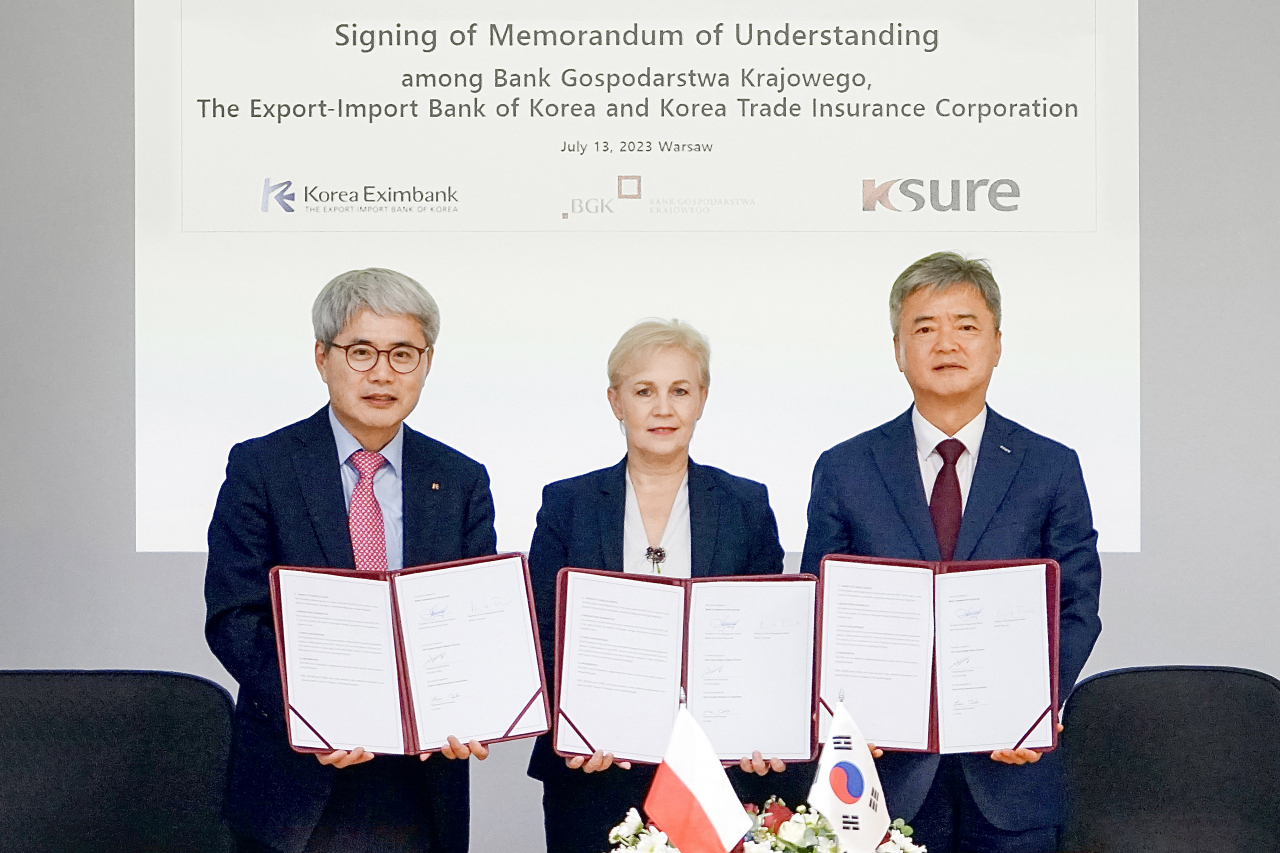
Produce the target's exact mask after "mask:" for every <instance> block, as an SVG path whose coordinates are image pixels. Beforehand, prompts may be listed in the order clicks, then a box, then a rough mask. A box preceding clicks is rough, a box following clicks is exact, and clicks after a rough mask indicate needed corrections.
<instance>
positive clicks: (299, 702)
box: [271, 554, 550, 755]
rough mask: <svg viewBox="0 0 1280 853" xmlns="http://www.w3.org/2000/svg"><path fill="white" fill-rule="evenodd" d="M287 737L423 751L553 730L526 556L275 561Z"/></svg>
mask: <svg viewBox="0 0 1280 853" xmlns="http://www.w3.org/2000/svg"><path fill="white" fill-rule="evenodd" d="M271 600H272V605H273V607H274V608H275V617H276V647H277V650H278V652H279V657H280V680H281V682H282V684H283V688H284V704H285V708H286V709H287V719H288V727H289V743H290V744H291V745H292V746H293V748H294V749H295V750H297V751H298V752H328V751H331V750H335V749H355V748H356V747H364V748H365V749H367V750H369V751H371V752H375V753H388V754H400V755H417V754H420V753H426V752H432V751H434V750H438V749H440V748H441V747H443V746H445V745H446V743H447V742H448V737H449V736H450V735H453V736H455V737H457V738H458V739H459V740H461V741H463V742H464V743H465V742H466V741H469V740H472V739H475V740H478V741H480V742H481V743H492V742H494V741H502V740H514V739H516V738H521V737H531V736H533V735H539V734H542V733H544V732H546V731H548V728H549V726H548V720H549V716H550V709H549V705H548V702H547V694H546V689H545V684H546V682H545V678H544V675H543V672H542V658H541V655H540V654H539V646H538V628H537V620H536V618H535V617H534V611H533V594H532V590H531V587H530V585H529V572H528V568H527V566H526V565H525V560H524V556H523V555H521V554H499V555H497V556H495V557H482V558H480V559H475V560H463V561H460V562H456V563H442V564H439V565H434V566H419V567H415V568H408V569H401V570H399V571H391V572H358V571H348V570H342V569H314V568H294V567H289V566H279V567H277V568H274V569H272V570H271Z"/></svg>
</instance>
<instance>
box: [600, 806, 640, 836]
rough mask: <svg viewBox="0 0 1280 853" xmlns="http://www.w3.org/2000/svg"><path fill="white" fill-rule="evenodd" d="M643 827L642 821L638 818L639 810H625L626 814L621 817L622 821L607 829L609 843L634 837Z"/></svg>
mask: <svg viewBox="0 0 1280 853" xmlns="http://www.w3.org/2000/svg"><path fill="white" fill-rule="evenodd" d="M643 828H644V821H642V820H641V819H640V812H638V811H636V810H635V809H632V810H631V811H629V812H627V816H626V817H624V818H623V819H622V823H620V824H618V825H617V826H615V827H614V828H613V829H611V830H609V843H610V844H617V843H619V842H621V841H625V840H627V839H629V838H633V837H635V834H636V833H637V832H639V831H640V830H641V829H643Z"/></svg>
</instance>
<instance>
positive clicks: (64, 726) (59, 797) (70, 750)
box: [0, 670, 233, 853]
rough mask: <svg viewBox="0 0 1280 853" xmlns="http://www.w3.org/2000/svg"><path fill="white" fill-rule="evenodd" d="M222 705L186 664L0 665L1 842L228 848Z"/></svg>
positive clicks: (227, 702) (42, 847) (95, 849)
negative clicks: (146, 667) (176, 667)
mask: <svg viewBox="0 0 1280 853" xmlns="http://www.w3.org/2000/svg"><path fill="white" fill-rule="evenodd" d="M231 711H232V705H231V697H230V696H229V695H228V694H227V691H225V690H223V689H222V688H221V687H219V686H218V685H216V684H214V683H213V682H211V681H206V680H205V679H202V678H197V677H195V676H192V675H182V674H180V673H169V672H121V671H32V670H28V671H0V851H5V852H6V853H7V851H23V853H45V851H48V853H55V851H56V853H66V851H75V853H99V851H101V853H135V851H136V853H143V851H146V853H152V851H155V853H170V851H190V852H191V853H227V851H230V850H231V849H233V842H232V839H231V836H230V834H229V832H228V830H227V828H226V826H225V824H224V823H223V821H222V816H221V812H222V805H223V802H224V800H225V794H226V788H227V756H228V754H229V752H230V747H231Z"/></svg>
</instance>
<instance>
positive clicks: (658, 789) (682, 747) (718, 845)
mask: <svg viewBox="0 0 1280 853" xmlns="http://www.w3.org/2000/svg"><path fill="white" fill-rule="evenodd" d="M644 811H645V814H647V815H648V816H649V820H651V821H652V822H653V823H654V824H655V825H656V826H657V827H658V829H661V830H662V831H663V832H665V833H666V834H667V838H668V839H670V841H671V844H672V845H673V846H675V847H678V848H679V849H680V853H727V851H729V850H732V849H733V848H734V847H736V846H738V842H739V841H741V840H742V837H743V836H744V835H746V834H747V831H748V830H750V829H751V818H750V817H748V816H747V813H746V812H745V811H744V810H743V808H742V803H740V802H738V795H737V794H735V793H734V791H733V786H732V785H730V784H729V777H728V776H726V775H725V772H724V768H723V767H721V766H720V759H719V757H718V756H717V755H716V751H715V749H714V748H713V747H712V746H711V741H709V740H708V739H707V735H706V733H705V732H703V731H702V727H701V726H699V725H698V721H697V720H695V719H694V718H693V715H692V714H690V713H689V710H688V709H687V708H685V706H684V705H681V706H680V712H679V713H678V714H676V724H675V728H673V729H672V731H671V741H670V742H669V743H668V744H667V751H666V753H665V754H664V755H663V756H662V763H661V764H659V765H658V772H657V773H656V774H655V775H654V777H653V785H652V786H650V788H649V795H648V796H647V797H645V801H644Z"/></svg>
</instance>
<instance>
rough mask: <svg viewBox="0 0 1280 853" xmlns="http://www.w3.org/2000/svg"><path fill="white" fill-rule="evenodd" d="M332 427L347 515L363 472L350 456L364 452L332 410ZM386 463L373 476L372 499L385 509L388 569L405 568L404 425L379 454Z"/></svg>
mask: <svg viewBox="0 0 1280 853" xmlns="http://www.w3.org/2000/svg"><path fill="white" fill-rule="evenodd" d="M329 426H331V427H333V440H334V441H335V442H337V444H338V466H339V469H340V470H341V471H342V494H343V497H344V498H345V499H346V502H347V512H350V511H351V493H352V492H354V491H355V488H356V483H357V482H358V481H359V480H360V472H359V471H357V470H356V466H355V463H353V462H352V461H351V454H353V453H355V452H356V451H357V450H363V449H364V448H363V447H361V446H360V442H358V441H356V438H355V436H353V435H352V434H351V433H349V432H347V428H346V427H344V426H343V425H342V424H340V423H338V418H337V416H336V415H334V413H333V406H330V407H329ZM378 452H379V453H381V454H382V457H383V458H384V459H386V460H387V464H385V465H383V466H382V467H381V468H379V469H378V472H377V473H376V474H374V475H373V496H374V497H375V498H377V499H378V506H379V507H380V508H381V509H382V530H383V534H384V535H385V536H386V540H387V569H388V570H395V569H401V568H404V487H403V485H402V484H401V481H400V472H401V471H402V470H403V468H401V467H400V463H401V460H402V459H403V458H404V424H400V429H398V430H396V437H395V438H393V439H391V441H389V442H388V443H387V446H386V447H384V448H382V449H381V450H379V451H378Z"/></svg>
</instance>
